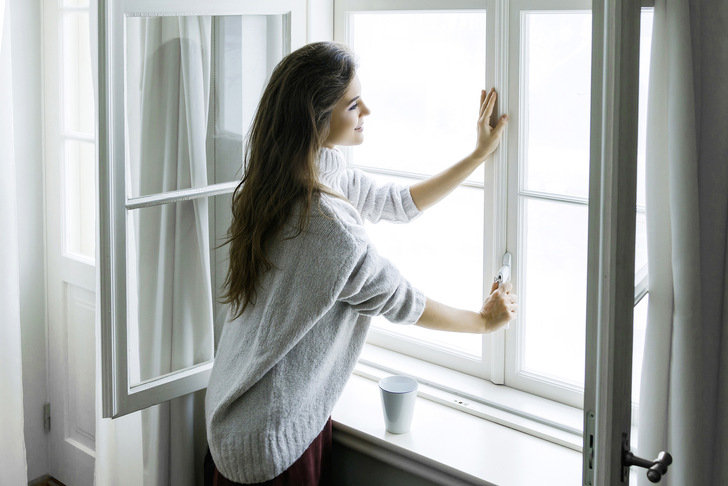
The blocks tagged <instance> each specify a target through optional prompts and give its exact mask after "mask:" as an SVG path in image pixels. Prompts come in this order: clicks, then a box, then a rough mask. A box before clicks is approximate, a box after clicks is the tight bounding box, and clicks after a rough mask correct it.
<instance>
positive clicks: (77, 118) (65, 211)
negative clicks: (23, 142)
mask: <svg viewBox="0 0 728 486" xmlns="http://www.w3.org/2000/svg"><path fill="white" fill-rule="evenodd" d="M58 3H59V6H58V10H57V15H58V20H59V22H58V35H59V38H60V45H58V44H56V46H55V47H56V48H57V49H58V54H59V55H60V59H59V61H60V63H59V64H55V62H53V63H52V65H51V66H49V68H50V69H54V70H55V71H56V72H57V73H58V74H57V76H58V77H57V79H58V81H57V83H56V85H54V87H53V92H52V93H49V99H48V100H47V104H46V106H47V108H46V109H47V113H46V118H47V120H48V122H47V123H46V130H47V133H46V139H47V140H48V141H49V144H48V151H47V152H46V157H47V158H48V164H49V165H52V166H54V168H53V169H51V170H54V171H55V166H58V167H60V174H59V176H60V180H61V181H62V183H61V197H60V200H61V205H62V209H61V218H62V227H63V230H62V233H63V236H62V247H63V248H62V253H63V256H65V257H68V258H70V259H72V260H74V261H75V262H81V263H85V264H91V265H92V264H93V263H94V253H95V251H96V249H95V239H96V235H95V233H94V228H95V218H96V214H95V204H94V197H95V196H94V177H95V167H94V157H95V151H96V140H95V125H94V100H93V97H92V96H91V93H93V86H92V81H91V79H92V78H91V48H90V43H89V5H88V1H84V0H75V1H74V0H64V1H61V2H58ZM49 57H50V56H49ZM53 59H54V60H55V58H54V57H53ZM56 89H57V90H58V91H55V90H56Z"/></svg>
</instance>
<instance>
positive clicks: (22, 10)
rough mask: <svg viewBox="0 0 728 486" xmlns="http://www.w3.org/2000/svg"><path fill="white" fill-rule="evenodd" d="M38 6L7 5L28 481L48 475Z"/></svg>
mask: <svg viewBox="0 0 728 486" xmlns="http://www.w3.org/2000/svg"><path fill="white" fill-rule="evenodd" d="M41 1H42V0H30V1H29V0H10V1H9V5H10V11H11V15H12V22H13V24H12V49H13V50H12V60H13V95H14V97H13V104H14V126H15V157H16V161H17V163H16V173H17V179H18V186H17V198H18V212H19V214H18V253H19V259H20V262H19V266H20V318H21V322H22V352H23V402H24V407H25V447H26V454H27V461H28V479H29V480H32V479H35V478H37V477H39V476H42V475H44V474H46V473H48V470H49V460H48V454H49V449H48V445H49V441H48V435H47V434H46V433H45V431H44V428H43V404H44V403H45V402H46V401H47V400H48V393H47V376H48V371H47V359H46V356H47V351H46V342H47V339H46V292H45V270H44V267H45V233H44V223H43V215H44V191H43V150H42V147H43V137H42V135H43V134H42V127H43V123H42V98H41V79H42V75H41V74H42V71H41Z"/></svg>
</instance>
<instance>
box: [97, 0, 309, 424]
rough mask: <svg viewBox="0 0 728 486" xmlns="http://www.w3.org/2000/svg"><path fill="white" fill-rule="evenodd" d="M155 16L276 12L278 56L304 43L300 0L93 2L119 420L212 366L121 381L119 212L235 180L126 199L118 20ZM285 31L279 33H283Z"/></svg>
mask: <svg viewBox="0 0 728 486" xmlns="http://www.w3.org/2000/svg"><path fill="white" fill-rule="evenodd" d="M156 15H175V16H179V15H284V16H285V18H286V19H287V22H288V26H287V27H288V31H289V38H288V40H289V42H288V44H289V45H287V46H284V52H290V50H291V49H296V48H297V47H299V46H301V45H303V44H304V43H305V40H306V4H305V2H303V1H302V0H270V1H266V2H258V1H255V0H208V1H207V2H204V3H200V2H199V1H196V0H110V1H108V2H101V3H100V4H99V38H98V42H99V64H98V65H99V72H98V79H99V100H100V102H99V112H98V116H99V127H98V129H99V143H98V151H99V152H98V153H99V156H98V161H99V166H98V185H99V186H98V194H99V232H100V245H101V252H100V259H99V262H98V263H99V269H100V275H101V284H100V289H99V291H100V304H101V307H100V314H101V346H102V373H103V380H102V383H103V390H102V396H103V415H104V417H119V416H121V415H125V414H128V413H131V412H134V411H137V410H141V409H143V408H146V407H149V406H151V405H155V404H158V403H162V402H165V401H168V400H171V399H173V398H176V397H179V396H182V395H186V394H188V393H191V392H194V391H197V390H200V389H203V388H205V387H206V386H207V382H208V380H209V375H210V371H211V369H212V364H213V361H212V360H210V361H207V362H205V363H201V364H198V365H196V366H192V367H189V368H185V369H182V370H179V371H176V372H173V373H170V374H167V375H164V376H161V377H157V378H155V379H152V380H149V381H145V382H143V383H141V384H135V385H133V386H132V384H131V383H130V382H129V376H128V374H129V373H128V366H127V365H128V354H127V352H128V351H127V346H129V345H130V340H129V339H128V336H127V327H128V326H127V319H128V318H129V316H127V314H126V312H127V305H126V299H127V296H126V275H127V273H126V268H127V262H126V255H127V251H126V237H127V235H126V224H127V223H126V217H127V211H129V210H131V209H134V208H138V207H146V206H151V205H158V204H163V203H170V202H174V201H179V200H184V199H188V198H190V197H212V196H215V195H219V194H228V193H231V192H232V191H233V190H234V189H235V187H236V185H237V183H236V182H229V183H223V184H214V185H209V186H207V187H203V188H195V189H189V190H181V191H175V192H171V193H163V194H154V195H149V196H143V197H136V198H128V197H127V192H128V191H127V190H126V180H125V153H124V147H125V145H126V144H125V138H124V137H125V134H124V112H125V110H124V105H125V103H124V101H125V99H124V97H125V93H124V84H125V80H124V75H125V70H124V59H125V55H124V18H125V16H156ZM284 30H285V29H284Z"/></svg>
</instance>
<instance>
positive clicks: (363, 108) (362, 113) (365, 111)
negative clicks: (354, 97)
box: [359, 102, 371, 116]
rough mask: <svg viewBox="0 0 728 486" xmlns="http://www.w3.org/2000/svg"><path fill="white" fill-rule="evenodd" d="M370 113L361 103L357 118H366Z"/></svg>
mask: <svg viewBox="0 0 728 486" xmlns="http://www.w3.org/2000/svg"><path fill="white" fill-rule="evenodd" d="M370 113H371V111H370V110H369V107H368V106H367V105H366V104H365V103H364V102H362V103H361V111H360V112H359V116H367V115H369V114H370Z"/></svg>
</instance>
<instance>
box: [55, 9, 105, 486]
mask: <svg viewBox="0 0 728 486" xmlns="http://www.w3.org/2000/svg"><path fill="white" fill-rule="evenodd" d="M69 3H73V4H74V5H83V4H84V2H63V5H68V4H69ZM60 5H61V2H59V1H58V0H46V1H44V3H43V7H44V11H43V32H44V52H43V56H44V58H43V62H44V70H45V74H44V97H45V100H44V101H45V103H44V106H45V113H44V119H45V185H46V187H45V193H46V248H47V252H46V254H47V255H46V258H47V260H46V261H47V286H48V289H47V292H48V314H47V315H48V360H49V375H48V376H49V387H48V389H49V397H50V443H51V446H50V447H51V449H50V471H49V473H50V475H51V476H53V477H54V478H56V479H58V480H59V481H61V482H63V483H64V484H67V485H69V486H71V485H73V486H85V485H92V484H93V478H94V461H95V420H96V416H95V364H96V354H95V350H96V336H95V331H94V328H95V313H96V291H95V265H94V251H95V241H94V240H95V209H94V206H95V203H94V177H95V175H94V171H95V163H94V159H95V138H94V133H95V129H94V126H95V125H94V107H93V87H92V85H91V64H90V59H91V58H90V49H89V8H88V3H87V2H86V6H80V7H78V6H73V7H62V6H60ZM47 425H48V424H47Z"/></svg>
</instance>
